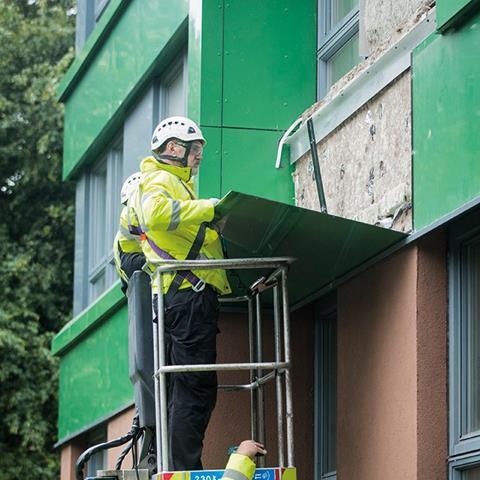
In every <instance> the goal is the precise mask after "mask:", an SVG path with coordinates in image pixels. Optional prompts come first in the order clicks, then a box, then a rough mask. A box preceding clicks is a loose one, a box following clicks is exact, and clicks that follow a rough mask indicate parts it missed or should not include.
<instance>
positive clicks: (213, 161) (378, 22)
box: [52, 0, 480, 480]
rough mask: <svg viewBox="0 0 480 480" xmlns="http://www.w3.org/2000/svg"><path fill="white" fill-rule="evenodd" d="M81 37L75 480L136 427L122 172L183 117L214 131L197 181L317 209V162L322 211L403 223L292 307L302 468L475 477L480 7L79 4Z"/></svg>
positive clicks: (228, 344)
mask: <svg viewBox="0 0 480 480" xmlns="http://www.w3.org/2000/svg"><path fill="white" fill-rule="evenodd" d="M76 43H77V45H76V46H77V56H76V59H75V61H74V63H73V64H72V66H71V67H70V69H69V70H68V72H67V74H66V75H65V77H64V79H63V81H62V83H61V85H60V87H59V95H60V100H61V101H62V102H63V103H64V104H65V134H64V177H65V178H66V179H70V180H74V181H75V182H76V185H77V194H76V227H75V229H76V230H75V238H76V240H75V269H74V270H75V273H74V299H73V305H74V308H73V319H72V320H71V322H70V323H69V324H67V325H66V326H65V327H64V328H63V329H62V331H60V332H59V333H58V334H57V336H56V337H55V338H54V340H53V344H52V350H53V352H54V353H55V354H56V355H58V356H59V357H60V392H59V426H58V443H57V446H58V448H59V449H60V451H61V458H62V462H61V465H62V471H61V478H62V479H70V478H74V476H73V467H74V463H75V460H76V458H77V457H78V455H79V453H80V452H81V451H83V450H84V449H85V448H86V447H87V446H89V445H92V444H96V443H99V442H100V441H103V440H106V439H112V438H116V437H117V436H119V435H120V434H122V433H125V432H126V431H128V430H129V428H130V422H131V419H132V416H133V410H134V409H133V390H132V387H131V384H130V381H129V379H128V318H127V308H126V300H125V298H124V296H123V294H122V293H121V291H120V287H119V282H118V281H117V279H116V275H115V270H114V266H113V256H112V253H111V244H112V242H113V237H114V235H115V232H116V229H117V221H118V220H117V219H118V215H119V211H120V199H119V194H120V187H121V184H122V182H123V180H124V179H125V178H126V177H127V176H128V175H129V174H131V173H133V172H134V171H136V170H137V169H138V164H139V161H140V160H141V159H142V158H143V157H144V156H146V155H148V153H149V141H150V137H151V133H152V131H153V128H154V126H155V125H156V123H157V122H158V121H159V119H161V118H164V117H166V116H169V115H177V114H179V115H188V116H190V117H191V118H193V119H194V120H196V121H197V122H198V123H199V124H200V126H201V128H202V131H203V133H204V135H205V137H206V139H207V142H208V145H207V147H206V149H205V154H204V159H203V163H202V168H201V171H200V173H199V176H198V179H197V187H198V191H199V194H200V196H201V197H205V198H208V197H221V196H223V195H225V194H226V193H227V192H228V191H230V190H236V191H239V192H243V193H247V194H252V195H256V196H258V197H262V198H266V199H270V200H274V201H277V202H283V203H287V204H291V205H296V206H298V207H303V208H307V209H313V210H319V208H320V202H319V195H318V189H317V183H316V180H315V168H314V163H313V162H314V161H318V166H319V168H320V172H321V177H322V181H323V187H324V193H325V201H326V206H327V210H328V215H331V216H332V218H333V217H341V218H344V219H349V220H350V221H351V222H352V225H355V224H356V222H363V223H367V224H371V225H377V226H378V227H379V228H384V229H392V230H395V231H398V232H402V233H404V234H405V238H404V239H403V240H401V241H400V242H398V243H397V244H396V245H395V246H394V247H391V248H389V249H388V250H386V251H385V250H383V251H380V250H379V251H378V252H376V255H375V256H374V257H372V258H370V259H368V261H366V262H363V264H362V265H360V266H358V268H356V269H355V270H354V271H350V272H346V273H345V274H342V275H341V276H335V275H333V277H332V279H331V281H330V282H328V284H325V285H322V286H320V288H318V291H317V292H316V294H315V295H313V296H311V297H309V299H308V301H305V302H302V304H298V305H294V306H293V312H292V356H293V382H294V409H295V439H296V466H297V469H298V475H299V478H301V477H314V478H315V479H317V480H321V479H322V480H323V479H327V478H338V479H339V480H344V479H345V480H348V479H350V478H352V479H353V478H355V479H369V480H371V479H385V478H408V479H422V480H423V479H455V480H460V479H468V480H472V479H473V480H474V479H476V478H480V375H479V371H480V311H479V307H478V305H479V302H478V293H477V290H478V285H477V283H478V278H479V272H480V260H479V259H480V229H479V227H478V225H479V222H478V219H479V218H480V217H479V215H480V212H478V211H477V206H478V205H479V204H480V186H479V185H480V161H479V159H478V155H479V152H480V136H479V135H478V131H479V130H480V129H479V127H480V89H479V88H478V85H479V84H480V63H479V62H478V52H479V51H480V5H479V4H478V2H477V1H476V0H437V1H436V2H434V1H432V0H404V1H402V2H398V1H394V0H302V1H298V0H297V1H294V0H262V1H261V2H259V1H253V0H190V1H188V0H162V1H161V2H159V1H153V0H101V1H100V0H79V1H78V5H77V36H76ZM308 119H311V123H310V125H312V126H313V132H314V136H315V139H314V140H313V139H312V138H311V136H309V134H308V128H307V125H308V123H307V120H308ZM294 123H296V125H297V127H296V128H295V129H292V130H291V131H292V133H291V134H289V135H288V136H287V135H285V136H284V134H285V132H286V131H287V130H288V129H289V127H290V126H291V125H293V124H294ZM282 137H284V138H283V141H282V142H280V147H281V146H282V145H283V147H281V148H279V141H280V139H281V138H282ZM313 141H314V142H315V143H314V145H316V150H315V152H316V157H318V158H317V159H315V158H313V157H314V156H312V149H311V143H312V142H313ZM276 159H277V165H276V164H275V163H276V162H275V160H276ZM276 167H280V168H276ZM332 221H334V220H332ZM307 233H308V232H307ZM325 235H326V236H328V235H329V232H325ZM316 248H318V247H317V246H316V245H315V244H310V243H309V242H308V241H305V242H302V244H301V245H292V255H294V256H297V257H299V256H304V257H309V255H311V253H312V252H313V251H316V250H315V249H316ZM358 249H359V250H360V249H361V246H358ZM316 254H318V252H316ZM320 255H321V252H320ZM352 255H353V254H352ZM268 328H271V325H270V324H267V335H266V337H267V338H269V336H268ZM220 329H221V331H222V333H221V334H220V335H219V337H218V350H219V354H218V356H219V361H222V362H224V361H244V360H245V359H246V358H247V352H248V341H247V336H246V331H245V325H244V321H243V318H242V316H241V315H239V314H234V313H228V312H223V313H222V315H221V320H220ZM271 348H272V346H271V345H269V344H268V342H266V345H265V350H266V355H268V354H269V353H270V354H271V353H272V350H271ZM267 393H268V390H267ZM235 395H236V394H232V393H220V394H219V399H218V404H217V407H216V410H215V412H214V414H213V417H212V421H211V424H210V426H209V429H208V431H207V437H206V441H205V455H204V464H205V466H206V467H208V468H220V467H222V465H223V464H224V463H225V460H226V452H227V448H228V447H229V446H231V445H233V444H235V443H237V442H238V441H240V440H242V439H244V438H247V437H248V436H249V425H250V420H249V411H248V405H247V404H248V402H247V399H245V400H246V401H245V402H239V401H238V398H237V397H235ZM238 395H243V394H238ZM269 402H270V400H269V399H267V413H268V414H267V447H270V450H271V451H273V450H275V448H273V446H274V445H275V443H276V438H275V432H274V428H273V427H274V425H275V421H274V416H275V414H274V409H273V403H269ZM226 419H228V421H225V420H226ZM118 453H119V451H118V450H116V451H110V452H108V453H107V454H105V455H103V454H101V455H97V456H96V457H95V458H94V459H93V460H91V461H90V465H89V469H90V471H91V472H94V471H95V470H96V469H97V468H100V467H106V466H107V465H108V466H109V467H112V466H113V465H114V463H115V458H116V456H117V455H118ZM275 462H276V458H275V454H273V455H272V456H271V457H270V458H269V459H268V463H269V464H270V465H274V464H275Z"/></svg>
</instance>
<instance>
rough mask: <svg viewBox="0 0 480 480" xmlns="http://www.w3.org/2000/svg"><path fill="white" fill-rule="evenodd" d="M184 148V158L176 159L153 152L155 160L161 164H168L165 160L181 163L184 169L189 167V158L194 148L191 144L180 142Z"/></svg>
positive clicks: (172, 156)
mask: <svg viewBox="0 0 480 480" xmlns="http://www.w3.org/2000/svg"><path fill="white" fill-rule="evenodd" d="M178 143H179V144H180V145H181V146H182V147H184V148H185V154H184V155H183V158H182V157H175V156H174V155H167V154H165V153H160V154H159V153H155V152H153V156H154V157H155V160H157V161H159V162H160V163H166V162H164V161H163V160H171V161H173V162H179V163H180V164H181V165H182V167H184V168H185V167H187V166H188V156H189V155H190V150H191V148H192V143H191V142H185V143H184V142H181V143H180V142H178Z"/></svg>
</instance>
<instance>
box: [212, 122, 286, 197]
mask: <svg viewBox="0 0 480 480" xmlns="http://www.w3.org/2000/svg"><path fill="white" fill-rule="evenodd" d="M278 139H279V134H278V132H271V131H267V130H244V129H229V128H224V129H223V143H222V148H223V160H222V185H221V189H222V195H224V194H225V193H227V192H228V191H230V190H236V191H238V192H242V193H248V194H250V195H259V196H262V197H264V198H269V199H271V200H276V201H283V202H285V203H293V200H294V187H293V181H292V176H291V168H290V167H289V166H288V167H285V168H282V169H279V170H277V169H275V157H276V154H277V146H278Z"/></svg>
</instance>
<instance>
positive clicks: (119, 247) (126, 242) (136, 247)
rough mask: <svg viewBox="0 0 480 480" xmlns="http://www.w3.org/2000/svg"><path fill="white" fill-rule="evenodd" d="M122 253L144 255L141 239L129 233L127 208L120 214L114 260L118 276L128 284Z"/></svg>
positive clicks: (114, 245) (114, 244)
mask: <svg viewBox="0 0 480 480" xmlns="http://www.w3.org/2000/svg"><path fill="white" fill-rule="evenodd" d="M137 226H138V224H137ZM121 252H123V253H142V245H141V243H140V237H139V236H138V235H132V234H131V233H130V231H129V218H128V209H127V207H123V209H122V211H121V213H120V225H119V228H118V232H117V234H116V235H115V239H114V241H113V259H114V261H115V268H116V270H117V273H118V275H119V276H120V278H121V279H122V280H123V281H124V282H125V283H128V277H127V274H126V273H125V272H124V271H123V269H122V262H121V258H120V254H121Z"/></svg>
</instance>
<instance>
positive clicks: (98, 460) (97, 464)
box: [85, 426, 107, 477]
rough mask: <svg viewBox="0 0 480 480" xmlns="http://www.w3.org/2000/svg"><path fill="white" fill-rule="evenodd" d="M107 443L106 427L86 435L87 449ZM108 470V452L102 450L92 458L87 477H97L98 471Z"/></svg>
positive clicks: (87, 468)
mask: <svg viewBox="0 0 480 480" xmlns="http://www.w3.org/2000/svg"><path fill="white" fill-rule="evenodd" d="M106 441H107V429H106V427H105V426H101V427H99V428H96V429H95V430H93V431H91V432H89V433H87V434H86V445H87V447H86V449H87V448H90V447H93V446H94V445H98V444H100V443H103V442H106ZM106 469H107V450H101V451H99V452H97V453H95V454H94V455H92V456H91V457H90V460H89V461H88V462H87V465H86V468H85V474H86V475H85V476H86V477H96V476H97V470H106Z"/></svg>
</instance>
